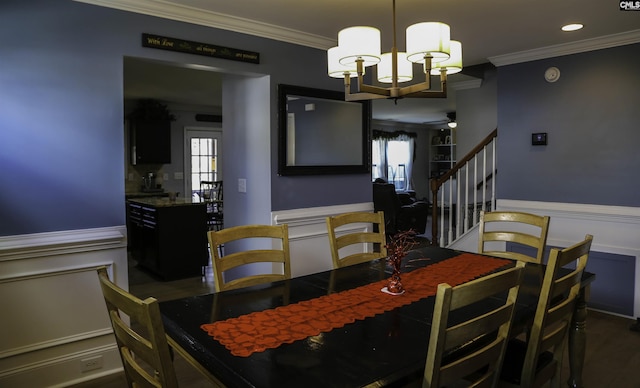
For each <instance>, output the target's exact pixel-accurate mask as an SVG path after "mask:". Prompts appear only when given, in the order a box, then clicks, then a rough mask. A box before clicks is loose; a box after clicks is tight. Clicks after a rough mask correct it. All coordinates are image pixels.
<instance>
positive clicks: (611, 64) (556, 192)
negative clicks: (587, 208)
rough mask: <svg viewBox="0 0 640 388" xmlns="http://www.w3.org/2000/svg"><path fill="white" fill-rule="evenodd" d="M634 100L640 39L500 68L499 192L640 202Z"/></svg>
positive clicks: (639, 82)
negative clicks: (556, 73) (549, 73)
mask: <svg viewBox="0 0 640 388" xmlns="http://www.w3.org/2000/svg"><path fill="white" fill-rule="evenodd" d="M550 66H556V67H558V68H559V69H560V72H561V75H560V79H559V80H558V81H557V82H555V83H548V82H546V81H545V79H544V72H545V70H546V69H547V68H548V67H550ZM639 102H640V45H639V44H634V45H627V46H621V47H617V48H610V49H604V50H598V51H592V52H587V53H582V54H577V55H570V56H562V57H558V58H552V59H546V60H540V61H535V62H529V63H523V64H516V65H510V66H504V67H500V68H498V169H499V174H500V175H499V176H500V179H499V180H498V181H497V182H498V189H497V190H498V193H497V195H498V197H499V198H500V199H516V200H535V201H550V202H570V203H585V204H599V205H619V206H640V195H639V194H638V193H640V179H639V178H638V176H639V175H638V174H639V171H640V152H638V148H639V147H640V124H639V123H640V109H639V105H638V104H639ZM533 132H547V133H548V145H547V146H532V145H531V133H533Z"/></svg>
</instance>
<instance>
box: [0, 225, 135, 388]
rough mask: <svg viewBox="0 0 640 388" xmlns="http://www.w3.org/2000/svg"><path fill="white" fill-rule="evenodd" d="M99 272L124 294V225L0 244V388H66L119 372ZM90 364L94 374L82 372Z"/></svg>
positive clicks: (2, 239)
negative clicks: (93, 364) (103, 267)
mask: <svg viewBox="0 0 640 388" xmlns="http://www.w3.org/2000/svg"><path fill="white" fill-rule="evenodd" d="M101 265H106V266H107V267H108V268H109V271H110V276H111V277H112V279H114V280H115V281H116V283H118V284H119V285H120V286H121V287H123V288H125V289H128V270H127V242H126V228H125V227H124V226H119V227H109V228H96V229H85V230H69V231H58V232H51V233H38V234H29V235H17V236H8V237H0V311H1V312H2V313H1V314H2V318H1V325H0V327H1V330H0V386H2V387H45V386H47V387H50V386H68V385H72V384H75V383H78V382H82V381H88V380H91V379H94V378H96V377H98V376H104V375H108V374H111V373H117V372H120V371H121V370H122V364H121V362H120V358H119V356H118V352H117V348H116V346H115V341H114V339H113V335H112V330H111V324H110V323H109V318H108V316H107V313H106V309H105V306H104V300H103V298H102V292H101V291H100V286H99V283H98V278H97V274H96V268H97V267H99V266H101ZM95 358H97V359H99V361H98V364H100V363H102V367H100V368H98V369H94V370H90V371H84V372H83V371H82V367H81V366H82V364H83V363H87V362H88V361H86V360H94V359H95Z"/></svg>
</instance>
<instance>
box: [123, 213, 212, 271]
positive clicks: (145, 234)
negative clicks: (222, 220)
mask: <svg viewBox="0 0 640 388" xmlns="http://www.w3.org/2000/svg"><path fill="white" fill-rule="evenodd" d="M127 219H128V225H127V230H128V233H127V234H128V237H129V241H128V244H129V246H128V249H129V253H130V254H131V256H132V258H133V259H134V260H136V262H137V263H138V265H139V266H140V267H142V268H144V269H146V270H148V271H150V272H152V273H153V274H155V275H157V276H159V277H160V278H162V279H163V280H174V279H181V278H187V277H194V276H200V275H201V274H202V267H204V266H206V265H207V264H208V262H209V251H208V246H207V211H206V206H205V204H204V203H203V204H184V205H174V206H171V205H169V206H153V205H149V204H147V203H144V202H142V201H141V202H136V201H135V200H131V201H129V202H128V203H127Z"/></svg>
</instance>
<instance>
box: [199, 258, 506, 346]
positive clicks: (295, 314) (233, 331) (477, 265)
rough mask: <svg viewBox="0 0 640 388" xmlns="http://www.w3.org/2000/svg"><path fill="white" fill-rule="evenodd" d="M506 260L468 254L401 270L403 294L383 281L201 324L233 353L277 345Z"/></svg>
mask: <svg viewBox="0 0 640 388" xmlns="http://www.w3.org/2000/svg"><path fill="white" fill-rule="evenodd" d="M509 262H510V261H509V260H504V259H496V258H491V257H486V256H480V255H476V254H471V253H463V254H461V255H459V256H455V257H452V258H450V259H447V260H444V261H441V262H439V263H435V264H433V265H429V266H427V267H424V268H419V269H416V270H414V271H412V272H408V273H402V274H401V277H402V285H403V286H404V288H405V293H404V294H402V295H398V296H394V295H389V294H386V293H383V292H381V291H380V289H381V288H383V287H385V286H386V285H387V283H388V280H381V281H378V282H375V283H371V284H367V285H365V286H361V287H358V288H354V289H351V290H346V291H342V292H338V293H335V294H330V295H325V296H321V297H318V298H315V299H311V300H305V301H302V302H299V303H295V304H290V305H287V306H281V307H277V308H275V309H270V310H264V311H258V312H253V313H250V314H246V315H242V316H239V317H237V318H230V319H227V320H224V321H217V322H213V323H209V324H204V325H202V326H201V328H202V329H203V330H205V331H206V332H207V333H208V334H209V335H210V336H212V337H213V338H215V339H216V340H218V341H219V342H220V343H221V344H222V345H224V346H225V347H226V348H227V349H229V351H231V354H233V355H235V356H241V357H248V356H250V355H251V354H252V353H254V352H262V351H264V350H266V349H272V348H277V347H278V346H280V345H282V344H283V343H292V342H294V341H297V340H302V339H305V338H307V337H309V336H313V335H318V334H320V333H322V332H329V331H331V330H333V329H336V328H340V327H343V326H344V325H346V324H349V323H353V322H355V321H356V320H363V319H365V318H368V317H373V316H375V315H377V314H382V313H384V312H385V311H390V310H393V309H394V308H397V307H401V306H404V305H407V304H410V303H413V302H415V301H418V300H420V299H422V298H426V297H429V296H433V295H435V294H436V290H437V287H438V284H440V283H448V284H449V285H451V286H456V285H458V284H462V283H465V282H468V281H470V280H473V279H475V278H477V277H480V276H482V275H484V274H487V273H489V272H491V271H493V270H496V269H498V268H500V267H502V266H504V265H506V264H508V263H509Z"/></svg>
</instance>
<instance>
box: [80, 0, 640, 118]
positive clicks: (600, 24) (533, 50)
mask: <svg viewBox="0 0 640 388" xmlns="http://www.w3.org/2000/svg"><path fill="white" fill-rule="evenodd" d="M76 1H81V2H86V3H92V4H96V5H101V6H107V7H112V8H118V9H122V10H127V11H132V12H138V13H144V14H149V15H154V16H159V17H165V18H170V19H175V20H181V21H185V22H190V23H195V24H200V25H207V26H212V27H216V28H223V29H229V30H234V31H239V32H243V33H249V34H255V35H260V36H264V37H268V38H271V39H277V40H282V41H287V42H292V43H296V44H302V45H306V46H310V47H317V48H321V49H326V48H329V47H331V46H334V45H336V40H337V32H338V31H339V30H340V29H342V28H345V27H349V26H353V25H371V26H374V27H377V28H379V29H380V30H381V33H382V37H383V38H382V39H383V41H382V48H383V51H387V50H389V49H390V47H391V36H392V17H391V9H392V1H391V0H349V1H345V0H320V1H310V0H303V1H301V0H269V1H266V0H233V1H229V0H179V1H178V0H108V1H107V0H76ZM619 3H620V2H619V1H614V0H484V1H479V0H475V1H474V0H428V1H427V0H398V1H397V12H396V14H397V35H398V48H399V49H400V50H402V49H403V48H404V30H405V28H406V27H407V26H409V25H410V24H413V23H416V22H420V21H443V22H445V23H448V24H449V25H450V26H451V37H452V39H456V40H460V41H461V42H462V44H463V57H464V64H465V66H470V65H477V64H482V63H487V62H491V63H493V64H494V65H496V66H500V65H505V64H510V63H517V62H524V61H530V60H535V59H542V58H549V57H554V56H559V55H565V54H572V53H577V52H582V51H588V50H593V49H600V48H606V47H613V46H618V45H622V44H630V43H637V42H640V12H637V11H636V12H633V11H631V12H630V11H622V10H620V9H619ZM567 23H582V24H584V26H585V27H584V28H583V29H582V30H579V31H575V32H571V33H567V32H562V31H561V30H560V27H561V26H562V25H564V24H567ZM210 43H213V44H216V43H218V44H222V43H224V42H210ZM143 64H144V65H145V66H142V65H143ZM129 65H130V66H129ZM149 66H151V67H157V69H154V70H150V69H151V67H149ZM155 70H162V72H163V73H162V74H164V76H161V77H157V76H154V75H153V74H154V72H155ZM169 70H173V71H186V70H185V69H175V68H173V69H171V68H170V66H163V65H159V64H152V63H148V62H144V63H138V62H137V61H127V66H126V67H125V78H126V79H125V93H128V95H129V96H133V95H138V94H139V93H142V92H141V88H142V89H147V92H146V93H152V94H153V96H146V97H154V98H159V99H164V100H167V99H175V98H187V99H190V98H194V97H198V95H199V93H200V92H204V93H205V95H207V96H210V95H211V94H216V92H214V91H212V90H210V89H211V85H218V84H219V79H217V77H216V75H215V73H211V72H206V71H198V72H196V73H193V74H190V78H192V79H194V85H185V84H184V79H185V78H183V77H180V79H181V80H182V81H181V82H180V83H178V82H174V83H173V84H171V81H172V80H175V79H176V77H173V76H172V75H171V73H164V72H165V71H169ZM189 71H195V70H189ZM144 74H146V75H147V78H150V79H148V80H147V81H144V82H143V78H144ZM198 74H199V76H203V77H205V78H206V79H205V82H202V80H197V79H195V78H196V77H198ZM454 77H455V76H454ZM458 78H462V81H467V80H468V79H469V78H468V77H467V78H465V77H464V76H462V77H458ZM149 81H152V82H149ZM450 81H451V83H455V82H456V81H457V80H456V78H452V79H451V80H450ZM165 82H166V85H165ZM202 84H204V85H207V89H209V90H204V91H198V90H197V89H195V88H196V86H197V85H202ZM181 85H184V86H189V89H188V90H189V96H187V97H179V96H178V95H176V93H178V94H179V87H180V86H181ZM461 85H465V86H468V83H462V84H461ZM454 87H455V85H454ZM218 94H219V93H218ZM449 94H450V95H453V96H454V97H455V93H449ZM138 97H140V96H139V95H138ZM212 98H215V97H212ZM184 102H185V103H188V101H187V100H185V101H184ZM449 110H455V98H449V99H447V100H446V101H445V100H434V99H404V100H401V101H398V104H397V105H395V104H394V103H393V101H385V100H383V101H375V105H374V116H375V117H376V118H379V119H386V120H398V121H405V122H417V123H422V122H430V121H434V120H435V121H437V120H442V119H444V118H445V117H446V112H447V111H449Z"/></svg>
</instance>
